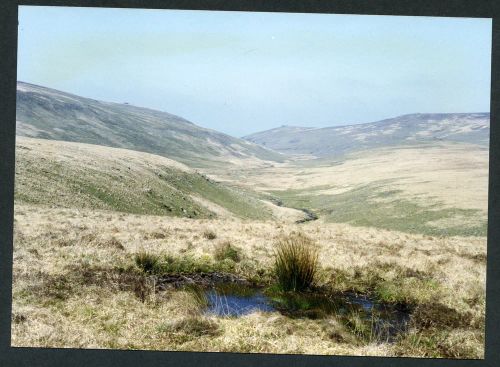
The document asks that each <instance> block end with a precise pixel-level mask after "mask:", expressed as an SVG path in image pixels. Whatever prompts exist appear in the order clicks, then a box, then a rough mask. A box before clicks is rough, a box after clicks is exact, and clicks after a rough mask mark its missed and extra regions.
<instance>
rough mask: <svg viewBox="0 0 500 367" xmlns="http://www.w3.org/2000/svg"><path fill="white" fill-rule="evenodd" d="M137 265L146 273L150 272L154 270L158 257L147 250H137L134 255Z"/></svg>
mask: <svg viewBox="0 0 500 367" xmlns="http://www.w3.org/2000/svg"><path fill="white" fill-rule="evenodd" d="M134 260H135V264H136V265H137V267H138V268H139V269H140V270H142V271H143V272H145V273H146V274H152V273H153V272H155V271H156V269H157V266H158V263H159V258H158V256H157V255H154V254H150V253H148V252H139V253H137V254H136V255H135V257H134Z"/></svg>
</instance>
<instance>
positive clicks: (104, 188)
mask: <svg viewBox="0 0 500 367" xmlns="http://www.w3.org/2000/svg"><path fill="white" fill-rule="evenodd" d="M16 148H17V149H16V182H15V189H16V190H15V200H16V202H19V203H31V204H41V205H50V206H55V207H66V208H92V209H109V210H115V211H121V212H128V213H137V214H158V215H169V216H182V217H191V218H209V217H214V216H216V215H217V214H216V213H217V212H221V211H226V212H228V213H232V214H233V215H235V216H238V217H242V218H254V219H259V218H267V217H269V216H270V212H269V210H268V209H266V207H265V206H264V205H263V204H261V202H260V201H258V200H257V199H253V198H252V197H251V196H249V195H248V193H245V195H243V194H241V193H239V192H238V191H237V190H235V189H231V188H229V187H226V186H224V185H222V184H219V183H216V182H213V181H212V180H210V179H209V178H207V177H206V176H204V175H201V174H199V173H197V172H196V171H194V170H192V169H190V168H188V167H186V166H185V165H183V164H180V163H178V162H176V161H173V160H170V159H167V158H164V157H159V156H155V155H152V154H148V153H140V152H134V151H130V150H125V149H116V148H108V147H102V146H97V145H89V144H80V143H68V142H59V141H50V140H44V139H32V138H25V137H17V144H16ZM214 208H215V209H214ZM217 209H219V210H217Z"/></svg>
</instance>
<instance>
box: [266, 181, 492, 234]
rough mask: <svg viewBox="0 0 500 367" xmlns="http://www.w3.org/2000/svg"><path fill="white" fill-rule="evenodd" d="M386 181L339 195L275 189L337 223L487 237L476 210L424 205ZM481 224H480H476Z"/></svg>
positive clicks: (291, 201) (289, 202) (293, 202)
mask: <svg viewBox="0 0 500 367" xmlns="http://www.w3.org/2000/svg"><path fill="white" fill-rule="evenodd" d="M389 183H390V181H387V180H384V181H379V182H375V183H372V184H369V185H364V186H361V187H358V188H354V189H352V190H349V191H347V192H344V193H341V194H336V195H324V194H318V193H317V191H319V190H324V189H325V187H324V186H322V187H316V188H313V189H307V190H287V191H273V192H272V194H273V195H274V196H276V197H279V198H280V199H281V200H282V201H283V202H284V204H285V205H286V206H289V207H292V208H310V209H312V210H313V211H315V212H316V213H318V215H319V217H320V218H323V219H325V220H327V221H330V222H335V223H349V224H352V225H355V226H365V227H375V228H383V229H388V230H397V231H402V232H407V233H422V234H426V235H431V236H485V235H486V231H487V221H486V218H483V219H479V220H478V216H479V215H480V214H479V211H478V210H474V209H458V208H444V207H440V205H439V204H437V203H434V204H430V205H428V206H423V205H420V204H417V203H416V202H412V201H410V200H407V199H402V198H400V197H398V194H399V193H400V191H399V190H393V189H387V184H389ZM457 217H458V218H470V223H469V224H467V223H466V224H461V225H456V226H448V227H446V226H435V225H432V222H434V221H438V220H443V219H450V220H452V219H453V218H457ZM477 223H479V224H477Z"/></svg>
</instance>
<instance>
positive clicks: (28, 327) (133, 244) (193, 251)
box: [12, 205, 486, 358]
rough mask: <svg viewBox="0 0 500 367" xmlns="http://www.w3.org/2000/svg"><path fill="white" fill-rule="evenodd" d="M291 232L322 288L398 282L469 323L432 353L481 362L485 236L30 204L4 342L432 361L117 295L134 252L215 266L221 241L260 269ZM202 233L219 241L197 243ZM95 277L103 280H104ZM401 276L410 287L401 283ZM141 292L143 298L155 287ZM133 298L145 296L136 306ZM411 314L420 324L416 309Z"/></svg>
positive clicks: (413, 347) (404, 344)
mask: <svg viewBox="0 0 500 367" xmlns="http://www.w3.org/2000/svg"><path fill="white" fill-rule="evenodd" d="M55 218H57V220H55ZM297 230H300V231H301V232H302V233H304V234H305V235H307V236H308V237H311V238H312V239H314V241H315V242H316V243H317V244H318V246H319V253H320V257H319V262H320V264H321V268H322V272H321V274H320V278H321V279H320V281H321V282H323V283H324V284H330V285H331V286H333V287H337V288H338V289H342V287H348V286H352V285H353V284H354V283H355V282H356V281H359V282H360V284H358V286H363V282H366V281H367V279H368V278H369V277H370V275H373V274H377V276H378V277H379V278H377V282H378V283H377V286H379V287H382V290H383V291H385V292H386V293H387V292H390V290H391V289H392V288H391V287H393V286H394V285H396V286H398V287H399V288H400V289H398V290H397V291H398V293H397V294H398V297H407V298H409V299H413V300H416V301H418V304H419V305H431V304H438V305H439V307H441V308H442V309H444V310H451V311H449V312H448V313H450V314H453V315H455V316H456V317H457V318H459V319H461V320H462V319H463V320H466V321H460V322H456V323H457V325H454V324H453V322H455V321H456V320H455V319H453V320H451V321H450V320H448V321H446V322H448V324H449V325H452V324H453V328H452V329H448V331H447V332H446V333H444V334H443V333H439V334H433V337H435V338H437V339H438V340H437V341H435V344H436V348H435V349H436V351H437V352H436V353H438V356H448V355H449V356H451V357H464V356H466V357H469V358H481V357H482V356H483V353H484V345H483V341H484V330H483V327H484V299H485V266H486V264H485V259H486V239H485V238H484V237H449V238H437V237H429V236H423V235H410V234H405V233H400V232H395V231H385V230H378V229H373V228H360V227H352V226H349V225H346V224H331V223H322V222H321V221H315V222H309V223H306V224H301V225H296V224H291V223H286V222H276V221H250V220H241V219H235V218H231V217H227V218H220V219H214V220H208V219H207V220H204V219H187V218H171V217H170V218H167V217H161V216H146V215H142V216H141V215H132V214H124V213H116V212H111V211H104V210H103V211H97V210H77V209H55V208H47V207H41V206H31V205H16V208H15V245H14V273H13V275H14V283H13V320H14V322H13V324H12V345H13V346H35V347H75V348H120V349H156V350H190V351H232V352H263V353H307V354H347V355H384V356H394V355H413V356H429V355H432V354H429V350H428V349H424V348H423V347H422V346H420V345H418V343H415V342H412V340H410V339H408V338H407V339H404V340H402V341H399V342H398V343H395V344H388V343H377V342H372V343H361V344H360V343H355V342H350V340H351V339H350V338H352V336H351V335H350V333H349V332H348V331H347V330H345V327H344V326H342V325H340V324H339V323H338V322H337V321H336V319H335V317H333V316H332V317H328V318H326V319H320V320H309V319H291V318H288V317H285V316H283V315H281V314H280V313H278V312H273V313H254V314H250V315H247V316H244V317H241V318H237V319H236V318H233V319H232V318H217V317H208V316H203V315H202V314H201V313H200V309H199V307H197V305H196V302H194V300H193V299H192V298H190V297H192V295H191V294H189V293H185V292H179V291H175V292H174V291H164V292H152V291H149V292H147V291H143V290H139V291H138V290H137V289H135V290H134V289H132V288H127V287H124V286H123V284H124V283H126V282H127V281H129V280H130V279H128V278H120V276H121V275H119V274H118V275H116V274H115V273H114V271H115V270H114V269H116V268H117V267H126V266H128V265H130V264H132V263H133V256H134V254H136V253H138V252H140V251H147V252H153V253H155V254H171V255H174V256H194V257H197V258H212V257H213V254H214V250H215V248H216V247H217V246H218V244H219V243H221V242H224V241H229V242H230V243H231V244H232V245H234V246H236V247H237V248H238V249H240V251H241V254H242V257H243V260H242V261H241V263H240V266H241V269H246V268H248V269H249V271H252V269H256V268H268V267H271V266H272V261H273V258H272V251H273V243H274V242H275V240H276V239H277V238H279V237H280V236H282V235H283V234H289V233H292V232H293V231H297ZM207 231H211V232H213V233H215V234H216V239H214V240H209V239H207V238H205V237H204V236H203V233H204V232H207ZM85 269H88V271H87V273H85ZM99 269H100V270H102V271H103V272H104V273H103V274H108V273H109V274H111V275H109V276H108V278H106V277H105V276H102V277H101V275H100V273H99V271H100V270H99ZM403 270H404V271H405V272H406V273H405V274H406V278H404V277H403V278H401V277H400V272H401V271H403ZM88 272H90V274H89V273H88ZM106 272H108V273H106ZM113 274H114V275H113ZM422 274H423V275H425V276H421V275H422ZM95 277H97V280H96V279H94V278H95ZM421 278H422V279H427V278H429V279H432V282H430V283H426V282H427V280H425V281H421V280H420V279H421ZM127 279H128V280H127ZM407 280H408V281H407ZM122 283H123V284H122ZM141 284H142V283H141ZM141 287H143V288H144V289H146V290H147V289H148V287H149V289H151V284H148V283H147V282H146V283H144V284H142V285H141ZM383 287H386V288H387V289H388V290H387V289H385V288H383ZM138 292H139V293H140V292H143V293H141V294H143V297H142V299H141V297H138V296H137V294H138ZM405 292H407V293H405ZM429 309H431V308H429ZM425 310H427V309H425ZM432 310H434V309H433V308H432ZM429 312H430V311H429ZM418 315H420V316H419V317H421V318H425V317H426V316H425V315H426V314H425V312H424V311H420V313H419V314H418ZM427 317H428V316H427ZM454 320H455V321H454ZM438 321H439V320H438ZM256 325H258V326H259V327H255V326H256ZM193 330H194V331H193ZM414 332H415V333H417V332H418V330H414ZM436 335H439V336H436ZM458 342H459V344H460V345H459V346H457V345H456V343H458ZM461 346H463V348H462V347H461ZM440 351H442V353H441V352H440ZM447 353H448V354H447Z"/></svg>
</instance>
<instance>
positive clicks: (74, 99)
mask: <svg viewBox="0 0 500 367" xmlns="http://www.w3.org/2000/svg"><path fill="white" fill-rule="evenodd" d="M16 118H17V135H21V136H28V137H34V138H44V139H53V140H62V141H72V142H80V143H88V144H97V145H104V146H109V147H115V148H125V149H131V150H137V151H142V152H148V153H153V154H157V155H161V156H164V157H168V158H172V159H175V160H178V161H180V162H183V163H186V164H188V165H190V166H192V167H207V166H210V165H214V164H221V163H224V164H227V162H228V160H229V159H246V158H252V159H261V160H274V161H282V160H283V156H282V155H281V154H280V153H277V152H274V151H271V150H268V149H265V148H263V147H261V146H259V145H257V144H254V143H251V142H248V141H245V140H242V139H237V138H233V137H231V136H229V135H225V134H222V133H219V132H217V131H214V130H210V129H205V128H202V127H200V126H197V125H195V124H193V123H191V122H189V121H187V120H185V119H183V118H181V117H178V116H175V115H172V114H169V113H166V112H160V111H155V110H151V109H147V108H140V107H135V106H131V105H127V104H119V103H108V102H101V101H96V100H93V99H89V98H83V97H79V96H75V95H72V94H68V93H64V92H60V91H57V90H54V89H50V88H45V87H41V86H36V85H32V84H28V83H23V82H18V84H17V117H16Z"/></svg>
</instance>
